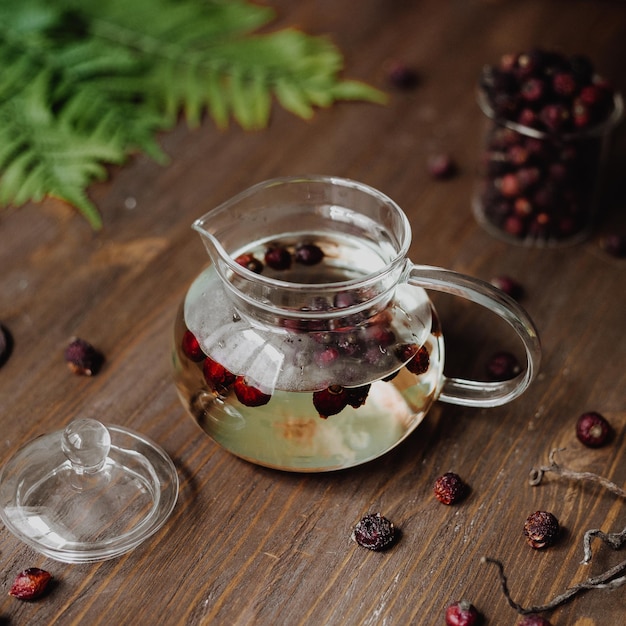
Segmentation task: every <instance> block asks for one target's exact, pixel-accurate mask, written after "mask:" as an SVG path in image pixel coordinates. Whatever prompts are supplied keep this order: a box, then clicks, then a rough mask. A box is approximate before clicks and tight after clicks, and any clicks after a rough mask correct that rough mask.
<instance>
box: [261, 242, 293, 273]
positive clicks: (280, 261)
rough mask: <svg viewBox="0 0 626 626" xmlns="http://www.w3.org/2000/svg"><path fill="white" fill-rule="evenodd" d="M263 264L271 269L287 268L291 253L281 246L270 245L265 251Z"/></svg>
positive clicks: (289, 265)
mask: <svg viewBox="0 0 626 626" xmlns="http://www.w3.org/2000/svg"><path fill="white" fill-rule="evenodd" d="M265 264H266V265H267V266H268V267H271V268H272V269H273V270H288V269H289V268H290V267H291V253H290V252H289V250H287V248H283V247H282V246H274V247H270V248H268V250H267V251H266V253H265Z"/></svg>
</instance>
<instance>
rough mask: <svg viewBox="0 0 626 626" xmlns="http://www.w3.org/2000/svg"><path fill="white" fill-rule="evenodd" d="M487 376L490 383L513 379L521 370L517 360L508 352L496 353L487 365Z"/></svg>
mask: <svg viewBox="0 0 626 626" xmlns="http://www.w3.org/2000/svg"><path fill="white" fill-rule="evenodd" d="M486 369H487V376H488V377H489V380H492V381H502V380H510V379H511V378H515V376H517V375H518V374H519V373H520V372H521V371H522V368H521V367H520V365H519V362H518V361H517V358H516V357H515V356H514V355H513V354H511V353H510V352H496V353H495V354H494V355H493V356H492V357H491V359H490V360H489V362H488V363H487V368H486Z"/></svg>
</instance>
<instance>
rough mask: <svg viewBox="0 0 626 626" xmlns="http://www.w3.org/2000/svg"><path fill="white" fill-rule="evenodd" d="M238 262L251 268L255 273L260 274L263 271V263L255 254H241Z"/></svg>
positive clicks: (236, 260) (237, 259)
mask: <svg viewBox="0 0 626 626" xmlns="http://www.w3.org/2000/svg"><path fill="white" fill-rule="evenodd" d="M235 262H236V263H239V265H241V266H243V267H245V268H247V269H249V270H250V271H251V272H254V273H255V274H260V273H261V272H262V271H263V263H261V261H259V259H257V258H256V257H255V256H254V254H250V253H247V254H240V255H239V256H238V257H237V258H236V259H235Z"/></svg>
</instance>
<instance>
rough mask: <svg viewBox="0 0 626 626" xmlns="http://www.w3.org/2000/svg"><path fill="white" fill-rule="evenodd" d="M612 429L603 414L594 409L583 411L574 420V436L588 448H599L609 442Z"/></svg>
mask: <svg viewBox="0 0 626 626" xmlns="http://www.w3.org/2000/svg"><path fill="white" fill-rule="evenodd" d="M612 434H613V429H612V428H611V425H610V424H609V423H608V421H607V420H606V419H605V417H604V416H602V415H600V413H596V412H595V411H591V412H589V413H583V414H582V415H581V416H580V417H579V418H578V421H577V422H576V437H578V440H579V441H580V442H581V443H582V444H584V445H586V446H587V447H588V448H599V447H601V446H603V445H605V444H606V443H608V442H609V440H610V439H611V436H612Z"/></svg>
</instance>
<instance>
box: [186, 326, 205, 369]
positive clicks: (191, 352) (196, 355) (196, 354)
mask: <svg viewBox="0 0 626 626" xmlns="http://www.w3.org/2000/svg"><path fill="white" fill-rule="evenodd" d="M181 347H182V350H183V353H184V355H185V356H186V357H187V358H188V359H189V360H191V361H195V362H197V363H198V362H200V361H202V360H203V359H204V357H205V354H204V352H203V351H202V348H201V347H200V344H199V343H198V340H197V339H196V336H195V335H194V334H193V333H192V332H191V331H190V330H186V331H185V332H184V334H183V339H182V342H181Z"/></svg>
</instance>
